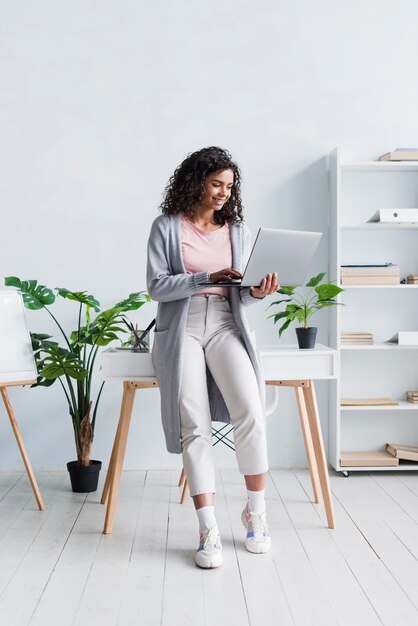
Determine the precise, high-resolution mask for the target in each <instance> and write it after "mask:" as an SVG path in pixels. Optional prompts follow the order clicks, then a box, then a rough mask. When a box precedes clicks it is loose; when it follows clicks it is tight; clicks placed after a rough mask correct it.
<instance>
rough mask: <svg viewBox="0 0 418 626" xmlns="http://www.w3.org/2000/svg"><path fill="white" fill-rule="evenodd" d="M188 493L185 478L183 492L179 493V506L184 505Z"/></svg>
mask: <svg viewBox="0 0 418 626" xmlns="http://www.w3.org/2000/svg"><path fill="white" fill-rule="evenodd" d="M188 491H189V485H188V483H187V478H186V480H185V481H184V486H183V491H182V493H181V499H180V504H184V503H185V502H186V498H187V493H188Z"/></svg>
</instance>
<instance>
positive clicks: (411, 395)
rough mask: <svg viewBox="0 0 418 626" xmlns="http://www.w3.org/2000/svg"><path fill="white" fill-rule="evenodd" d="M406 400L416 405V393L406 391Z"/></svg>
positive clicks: (417, 394)
mask: <svg viewBox="0 0 418 626" xmlns="http://www.w3.org/2000/svg"><path fill="white" fill-rule="evenodd" d="M406 399H407V400H408V402H412V403H413V404H418V391H407V392H406Z"/></svg>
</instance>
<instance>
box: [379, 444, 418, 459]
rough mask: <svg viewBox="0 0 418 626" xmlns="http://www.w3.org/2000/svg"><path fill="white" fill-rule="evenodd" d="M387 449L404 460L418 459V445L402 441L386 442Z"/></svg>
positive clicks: (397, 457)
mask: <svg viewBox="0 0 418 626" xmlns="http://www.w3.org/2000/svg"><path fill="white" fill-rule="evenodd" d="M386 451H387V452H388V453H389V454H390V455H392V456H393V457H395V458H396V459H403V460H404V461H418V447H417V446H407V445H404V444H400V443H388V444H386Z"/></svg>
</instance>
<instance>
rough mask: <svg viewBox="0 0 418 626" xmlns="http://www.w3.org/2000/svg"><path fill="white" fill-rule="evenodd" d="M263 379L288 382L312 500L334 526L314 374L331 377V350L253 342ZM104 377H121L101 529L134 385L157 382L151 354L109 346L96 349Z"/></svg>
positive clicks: (115, 487)
mask: <svg viewBox="0 0 418 626" xmlns="http://www.w3.org/2000/svg"><path fill="white" fill-rule="evenodd" d="M259 350H260V353H261V360H262V364H263V371H264V376H265V381H266V385H273V386H276V387H285V386H286V387H294V389H295V393H296V401H297V405H298V410H299V416H300V420H301V426H302V433H303V439H304V443H305V448H306V454H307V458H308V464H309V470H310V475H311V481H312V488H313V493H314V500H315V502H321V500H323V502H324V506H325V510H326V515H327V521H328V526H329V528H335V518H334V510H333V505H332V498H331V490H330V485H329V476H328V468H327V462H326V458H325V450H324V444H323V439H322V432H321V424H320V420H319V415H318V405H317V401H316V394H315V386H314V382H313V381H314V380H321V379H322V380H324V379H335V378H336V371H337V367H336V359H337V352H336V350H332V349H331V348H328V347H327V346H323V345H321V344H317V346H316V347H315V349H314V350H299V348H298V347H297V346H294V345H291V346H287V345H282V346H266V347H261V348H259ZM102 377H103V379H104V380H109V381H111V380H113V381H119V382H123V396H122V403H121V411H120V417H119V422H118V427H117V431H116V435H115V440H114V443H113V449H112V455H111V458H110V462H109V468H108V471H107V476H106V481H105V485H104V489H103V494H102V499H101V502H102V504H106V505H107V506H106V518H105V524H104V529H103V532H104V533H105V534H108V533H111V532H112V526H113V518H114V515H115V511H116V503H117V496H118V491H119V484H120V478H121V472H122V467H123V461H124V458H125V450H126V444H127V441H128V434H129V426H130V422H131V415H132V407H133V403H134V399H135V392H136V390H137V389H147V388H152V387H158V382H157V379H156V378H155V372H154V368H153V365H152V361H151V354H141V353H134V352H130V351H127V350H116V349H114V348H110V349H108V350H105V351H104V352H103V353H102Z"/></svg>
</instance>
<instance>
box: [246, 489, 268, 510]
mask: <svg viewBox="0 0 418 626" xmlns="http://www.w3.org/2000/svg"><path fill="white" fill-rule="evenodd" d="M265 491H266V490H265V489H261V490H260V491H250V490H249V489H247V495H248V510H249V511H250V512H251V513H264V511H265V510H266V501H265V499H264V496H265Z"/></svg>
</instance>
